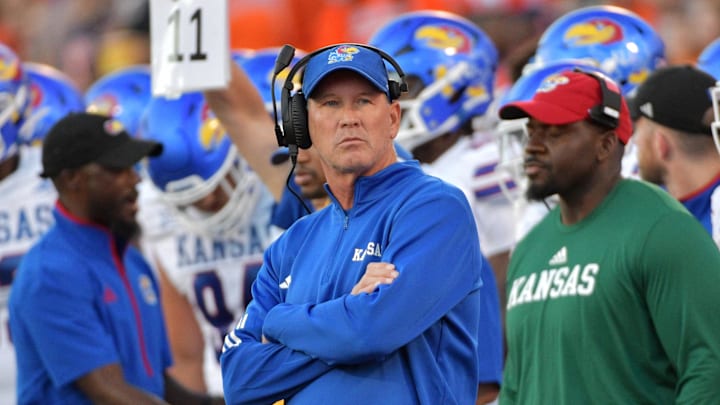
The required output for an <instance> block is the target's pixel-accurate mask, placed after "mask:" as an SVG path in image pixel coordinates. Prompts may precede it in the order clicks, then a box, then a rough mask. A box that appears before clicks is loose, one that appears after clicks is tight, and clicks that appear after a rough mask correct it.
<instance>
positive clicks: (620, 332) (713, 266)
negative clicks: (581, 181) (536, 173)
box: [500, 180, 720, 405]
mask: <svg viewBox="0 0 720 405" xmlns="http://www.w3.org/2000/svg"><path fill="white" fill-rule="evenodd" d="M507 297H508V301H507V320H506V322H507V340H508V357H507V360H506V366H505V373H504V379H503V380H504V381H503V387H502V392H501V397H500V398H501V399H500V403H501V404H522V405H532V404H543V405H545V404H558V405H559V404H568V405H570V404H572V405H577V404H591V403H595V404H672V403H676V402H677V403H692V404H706V403H718V401H720V252H719V251H718V249H717V247H716V246H715V245H714V243H713V241H712V239H711V238H710V236H709V235H708V233H707V232H706V231H705V230H704V229H703V227H702V226H701V225H700V224H699V223H698V222H697V221H696V220H695V219H694V218H693V217H692V216H691V215H690V214H689V213H688V212H687V211H686V210H685V209H684V208H683V207H682V206H681V205H680V204H679V203H678V202H677V201H675V200H674V199H672V198H671V197H670V196H669V195H668V194H667V193H666V192H664V191H663V190H661V189H659V188H657V187H656V186H653V185H650V184H647V183H644V182H640V181H635V180H622V181H621V182H620V183H619V184H618V185H617V186H616V187H615V188H614V189H613V191H612V192H611V194H610V195H609V196H608V197H607V198H606V199H605V200H604V201H603V203H602V204H601V205H600V206H599V207H597V208H596V209H595V210H594V211H593V212H592V213H591V214H590V215H589V216H588V217H587V218H585V219H584V220H582V221H581V222H579V223H577V224H574V225H571V226H565V225H563V224H562V223H561V221H560V212H559V209H557V208H556V209H554V210H553V211H551V212H550V213H549V214H548V215H547V216H546V217H545V218H544V219H543V220H542V222H540V223H539V224H538V225H537V226H536V227H535V228H534V229H533V230H532V231H531V232H530V233H529V234H528V235H527V236H526V237H525V238H524V239H523V240H522V241H521V242H520V243H519V244H518V246H517V247H516V249H515V251H514V252H513V254H512V258H511V262H510V266H509V268H508V280H507Z"/></svg>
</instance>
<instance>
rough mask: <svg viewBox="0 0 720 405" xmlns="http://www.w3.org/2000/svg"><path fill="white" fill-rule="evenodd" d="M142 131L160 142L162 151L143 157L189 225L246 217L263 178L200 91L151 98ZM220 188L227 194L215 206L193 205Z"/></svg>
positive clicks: (228, 223) (217, 227)
mask: <svg viewBox="0 0 720 405" xmlns="http://www.w3.org/2000/svg"><path fill="white" fill-rule="evenodd" d="M140 136H141V137H142V138H145V139H150V140H153V141H157V142H161V143H162V144H163V145H164V149H163V153H162V154H161V155H160V156H157V157H154V158H151V159H148V160H147V167H146V169H147V174H148V175H149V177H150V179H151V180H152V182H153V184H154V185H155V186H156V187H157V188H158V189H159V190H160V191H161V197H162V199H163V200H164V201H165V202H167V203H168V205H169V206H170V207H172V208H173V209H174V210H175V211H176V212H177V213H178V217H179V219H180V220H181V221H183V222H184V223H185V224H186V225H187V226H189V227H191V228H192V229H195V230H198V231H203V232H212V233H215V232H225V231H227V230H230V229H232V228H234V227H238V226H240V227H241V226H244V225H246V224H247V223H248V222H249V221H250V219H251V217H252V214H253V210H254V207H255V206H256V204H257V201H258V199H259V198H260V195H261V187H262V183H261V182H260V179H259V177H258V176H257V174H256V173H255V172H253V171H252V170H251V169H250V167H249V166H248V165H247V163H246V162H245V160H244V159H242V158H241V157H240V155H239V154H238V153H237V150H236V149H235V145H233V143H232V141H231V139H230V137H229V136H227V134H226V132H225V129H224V128H223V127H222V125H221V124H220V122H219V120H218V119H217V118H216V117H215V115H214V114H213V113H212V111H211V110H210V108H209V107H208V104H207V102H206V101H205V97H204V96H203V94H202V93H200V92H194V93H187V94H183V95H182V96H181V97H180V98H178V99H172V100H169V99H165V98H162V97H153V98H151V100H150V102H149V104H148V107H147V110H146V113H145V116H144V117H143V120H142V127H141V130H140ZM218 187H221V188H222V190H223V191H224V192H225V194H226V195H227V197H228V202H227V203H226V204H225V205H224V206H222V207H221V208H220V209H219V210H218V211H216V212H206V211H201V210H200V209H197V208H196V207H194V206H193V204H194V203H196V202H198V201H199V200H201V199H202V198H204V197H205V196H207V195H208V194H209V193H211V192H214V191H215V190H216V189H217V188H218Z"/></svg>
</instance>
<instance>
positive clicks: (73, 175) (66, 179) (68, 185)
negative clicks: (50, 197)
mask: <svg viewBox="0 0 720 405" xmlns="http://www.w3.org/2000/svg"><path fill="white" fill-rule="evenodd" d="M84 183H85V173H84V171H83V168H82V167H80V168H77V169H65V170H63V171H61V172H60V174H58V175H57V178H56V179H55V184H56V185H57V187H59V188H60V189H61V190H65V191H72V192H75V191H78V190H80V189H81V188H82V186H83V185H84Z"/></svg>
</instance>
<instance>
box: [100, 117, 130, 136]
mask: <svg viewBox="0 0 720 405" xmlns="http://www.w3.org/2000/svg"><path fill="white" fill-rule="evenodd" d="M103 128H105V132H106V133H107V134H108V135H118V134H120V133H121V132H123V131H125V127H123V124H121V123H120V121H118V120H114V119H112V118H111V119H109V120H106V121H105V123H104V124H103Z"/></svg>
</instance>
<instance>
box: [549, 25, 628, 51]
mask: <svg viewBox="0 0 720 405" xmlns="http://www.w3.org/2000/svg"><path fill="white" fill-rule="evenodd" d="M623 37H624V35H623V31H622V27H620V25H618V24H617V23H616V22H614V21H612V20H610V19H607V18H596V19H592V20H587V21H583V22H580V23H577V24H573V25H571V26H570V28H568V30H567V31H565V35H564V36H563V40H564V41H565V43H567V44H568V45H570V46H587V45H601V44H612V43H614V42H618V41H622V39H623Z"/></svg>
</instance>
